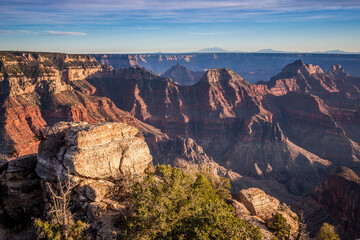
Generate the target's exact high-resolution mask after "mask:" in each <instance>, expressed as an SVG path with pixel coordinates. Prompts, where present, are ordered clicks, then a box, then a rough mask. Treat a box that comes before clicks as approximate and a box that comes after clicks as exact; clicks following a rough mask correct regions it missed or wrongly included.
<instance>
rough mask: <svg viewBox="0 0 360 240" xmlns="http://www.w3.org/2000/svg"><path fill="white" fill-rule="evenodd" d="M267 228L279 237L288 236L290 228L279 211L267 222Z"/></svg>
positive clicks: (284, 237)
mask: <svg viewBox="0 0 360 240" xmlns="http://www.w3.org/2000/svg"><path fill="white" fill-rule="evenodd" d="M268 228H269V230H270V231H271V232H273V233H275V235H276V237H277V238H279V239H286V238H288V236H289V234H290V230H291V226H290V224H288V223H287V221H286V219H285V218H284V216H283V215H282V214H281V213H276V214H275V216H274V218H273V219H272V221H271V222H270V223H269V224H268Z"/></svg>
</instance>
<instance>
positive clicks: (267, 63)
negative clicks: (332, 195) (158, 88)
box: [93, 53, 360, 83]
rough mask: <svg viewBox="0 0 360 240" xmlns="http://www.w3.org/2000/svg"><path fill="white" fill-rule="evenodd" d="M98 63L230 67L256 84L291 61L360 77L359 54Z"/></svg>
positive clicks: (139, 57)
mask: <svg viewBox="0 0 360 240" xmlns="http://www.w3.org/2000/svg"><path fill="white" fill-rule="evenodd" d="M93 56H94V57H95V58H96V59H97V60H98V61H99V62H101V63H102V64H106V65H111V66H113V67H114V68H116V69H118V68H120V67H133V66H142V67H145V68H146V69H149V70H151V71H153V72H155V73H158V74H162V73H165V72H166V71H167V70H168V69H170V68H171V67H172V66H174V65H176V64H181V65H182V66H185V67H186V68H188V69H190V70H192V71H204V70H207V69H211V68H230V69H232V70H234V71H235V72H236V73H238V74H240V75H241V76H243V77H244V78H245V79H246V80H248V81H250V82H252V83H255V82H257V81H260V80H264V81H268V80H269V79H270V78H271V77H272V76H274V75H276V74H277V73H279V72H280V71H281V69H282V68H283V67H284V66H285V65H287V64H288V63H290V62H293V61H296V60H298V59H302V60H303V61H304V62H307V63H311V64H314V65H319V66H320V67H321V68H322V69H329V68H330V67H331V66H332V65H333V64H340V65H342V66H343V67H344V68H345V70H346V71H347V72H348V73H349V74H350V75H353V76H358V77H360V70H359V67H358V66H359V64H360V55H359V54H311V53H281V54H276V53H216V54H214V53H189V54H130V55H129V54H105V55H104V54H94V55H93Z"/></svg>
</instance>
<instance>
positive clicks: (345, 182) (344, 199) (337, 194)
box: [309, 167, 360, 239]
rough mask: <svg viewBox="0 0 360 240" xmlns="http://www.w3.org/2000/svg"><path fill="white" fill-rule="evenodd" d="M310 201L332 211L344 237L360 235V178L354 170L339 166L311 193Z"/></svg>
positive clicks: (350, 237)
mask: <svg viewBox="0 0 360 240" xmlns="http://www.w3.org/2000/svg"><path fill="white" fill-rule="evenodd" d="M309 201H310V202H312V203H315V204H316V205H317V206H320V207H321V208H323V209H325V210H326V211H327V212H328V213H330V215H331V217H332V218H333V219H334V220H335V223H337V224H339V225H340V226H341V231H342V233H343V234H344V239H353V238H359V237H360V234H359V233H360V178H359V176H358V175H357V174H356V173H355V172H354V171H352V170H351V169H349V168H346V167H339V168H338V169H337V170H336V172H335V173H334V174H332V175H331V176H329V177H328V178H327V179H326V180H325V181H324V182H323V183H322V184H321V185H319V186H318V187H317V188H315V189H314V191H312V192H311V193H310V194H309Z"/></svg>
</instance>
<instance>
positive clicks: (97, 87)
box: [0, 52, 360, 236]
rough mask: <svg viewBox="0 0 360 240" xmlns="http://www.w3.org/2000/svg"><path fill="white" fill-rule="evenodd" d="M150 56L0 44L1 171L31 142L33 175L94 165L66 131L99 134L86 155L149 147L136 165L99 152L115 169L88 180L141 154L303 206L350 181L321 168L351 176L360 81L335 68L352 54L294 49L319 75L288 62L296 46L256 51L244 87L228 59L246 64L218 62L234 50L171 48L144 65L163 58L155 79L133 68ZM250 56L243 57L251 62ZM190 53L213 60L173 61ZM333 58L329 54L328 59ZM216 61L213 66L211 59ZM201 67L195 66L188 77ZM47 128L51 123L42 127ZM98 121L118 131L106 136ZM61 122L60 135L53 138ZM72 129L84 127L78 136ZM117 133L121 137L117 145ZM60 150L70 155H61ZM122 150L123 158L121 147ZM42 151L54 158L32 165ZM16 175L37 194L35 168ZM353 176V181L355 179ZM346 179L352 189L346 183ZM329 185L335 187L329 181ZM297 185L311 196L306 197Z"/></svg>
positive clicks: (356, 163)
mask: <svg viewBox="0 0 360 240" xmlns="http://www.w3.org/2000/svg"><path fill="white" fill-rule="evenodd" d="M160 56H163V55H157V56H155V55H154V56H151V57H146V56H142V55H109V56H108V55H106V56H104V55H96V56H95V58H97V59H98V60H99V61H97V60H96V59H95V58H94V57H91V56H88V55H71V54H52V53H21V52H0V70H1V71H0V104H1V108H0V118H1V119H0V146H1V147H0V153H1V158H2V159H5V160H2V164H3V165H1V166H4V167H3V168H7V169H8V168H9V166H10V165H11V162H12V161H15V160H16V159H19V158H18V157H21V156H25V155H29V154H34V153H38V150H39V154H38V156H37V160H34V159H33V158H30V159H29V160H28V161H29V164H30V165H31V166H30V168H31V169H34V168H35V167H34V166H35V165H36V161H37V167H36V169H37V170H36V171H37V174H39V176H41V177H42V179H48V178H52V177H53V176H51V174H54V173H59V172H61V171H62V170H61V169H62V168H63V166H65V165H66V164H68V163H69V162H77V163H79V164H80V165H79V166H74V167H79V168H78V169H77V170H76V172H77V173H79V174H80V175H81V177H91V175H92V174H94V173H93V172H91V173H89V170H88V166H92V165H97V164H99V163H98V162H88V163H86V164H84V165H81V158H87V157H86V156H87V155H86V154H85V153H83V152H81V151H82V150H81V149H82V148H83V145H81V144H82V142H81V141H80V140H77V141H70V140H69V139H71V138H72V137H74V136H75V135H76V136H78V138H81V137H83V138H84V139H87V140H86V141H85V140H84V143H88V144H89V143H91V144H95V143H96V142H97V141H100V140H101V139H98V138H97V137H96V134H97V131H99V134H100V133H101V134H103V136H104V139H108V138H109V139H112V141H113V142H112V143H111V144H110V143H109V142H107V143H106V144H105V143H104V144H105V145H107V146H108V145H109V144H110V145H109V146H108V147H109V149H108V150H101V149H100V146H103V145H104V144H103V145H102V144H101V143H99V146H96V147H94V152H92V153H89V154H90V155H91V156H98V155H99V156H100V155H101V156H102V155H104V154H105V152H108V153H109V155H110V156H114V154H113V152H112V151H114V149H127V148H130V147H129V146H132V144H133V145H134V146H135V145H136V146H140V145H141V146H142V147H141V148H142V149H146V147H144V146H143V144H144V143H145V142H146V144H147V145H148V147H149V149H148V150H144V151H141V152H142V153H143V155H144V156H143V157H144V158H146V160H144V162H146V163H144V164H140V165H136V167H134V166H131V164H133V163H131V162H128V163H126V161H125V162H122V163H123V164H125V165H124V167H120V165H121V163H119V162H118V160H116V159H115V158H111V157H109V158H107V159H106V163H105V165H106V167H107V166H109V165H111V166H117V167H116V169H117V170H116V171H115V170H111V171H109V169H107V168H106V167H104V168H101V166H99V169H100V170H101V171H100V170H99V172H97V173H96V174H99V176H97V177H96V178H98V179H100V178H101V180H103V181H105V180H108V178H111V177H116V176H121V174H124V173H126V172H127V173H129V174H134V168H135V169H137V168H139V169H141V170H139V172H142V171H143V170H144V166H145V165H147V164H148V163H150V162H153V163H154V164H157V163H161V164H163V163H166V164H172V165H173V166H181V165H188V164H190V165H189V166H190V167H191V166H200V167H203V168H206V167H208V168H209V169H211V171H213V172H214V173H216V174H217V175H219V176H221V177H227V178H229V179H230V181H231V184H232V189H231V190H232V193H233V194H238V193H239V192H240V191H241V190H242V189H249V188H254V187H255V188H259V189H261V190H262V191H263V192H264V193H262V192H258V191H257V190H256V191H254V192H253V193H252V194H255V195H256V194H257V195H259V196H261V199H266V197H264V196H265V195H266V194H268V195H271V196H274V197H276V198H278V199H279V200H280V201H281V202H286V203H288V204H290V205H291V204H293V203H296V202H300V201H309V202H311V204H312V205H313V206H314V207H317V208H322V209H325V210H326V211H333V210H331V209H330V210H329V207H330V206H332V205H335V204H334V203H333V202H330V200H329V201H325V200H324V199H326V198H324V197H322V196H332V195H331V194H333V192H334V191H338V192H341V191H344V192H348V191H347V190H346V189H348V185H349V184H350V183H349V184H347V183H346V184H337V183H334V184H333V183H332V182H340V181H342V180H337V179H338V178H336V177H334V176H333V175H332V174H335V175H336V174H338V172H339V171H335V170H336V169H337V167H339V166H344V167H346V169H347V168H348V169H351V171H353V173H351V174H347V175H351V176H355V175H356V174H358V175H359V173H360V160H359V159H360V128H359V124H360V113H359V111H360V105H359V103H360V90H359V89H360V78H359V77H354V76H351V75H359V74H358V73H357V72H356V69H355V68H353V70H351V71H352V72H351V71H350V72H351V74H347V73H346V72H345V70H344V69H343V68H342V67H341V66H340V65H339V63H342V65H345V66H348V68H349V69H351V68H350V67H349V64H350V63H353V62H352V61H351V59H353V60H354V62H356V61H358V60H356V59H357V55H354V56H353V55H348V56H346V57H344V56H337V55H336V56H335V58H333V59H331V60H329V59H330V57H329V56H325V55H324V56H322V54H319V55H315V54H312V55H301V56H300V57H301V58H302V59H305V58H306V57H308V58H309V59H319V58H320V56H321V57H323V59H322V61H323V64H324V65H325V66H327V69H329V71H328V72H324V70H323V68H321V67H320V66H315V65H312V64H308V63H306V61H302V60H298V58H299V55H296V54H295V55H291V54H290V55H289V56H288V57H286V58H282V59H280V58H279V56H278V55H276V54H275V55H271V54H270V55H269V56H267V55H266V56H267V57H270V59H273V61H269V60H268V58H263V59H262V60H261V61H264V62H272V63H271V64H270V63H268V65H267V67H268V68H271V69H272V70H271V73H270V72H269V73H267V74H272V76H273V77H272V78H269V79H270V80H269V81H260V82H257V83H256V84H253V83H250V82H248V81H246V80H247V79H249V78H248V77H244V78H243V77H241V76H240V75H239V74H238V72H239V70H238V69H239V68H243V69H247V70H248V71H250V70H251V68H246V67H245V66H246V65H239V66H238V67H235V69H233V70H232V69H230V68H231V67H234V65H231V64H229V61H230V60H228V61H223V60H222V58H223V57H224V56H227V57H231V56H232V57H234V58H236V57H238V56H242V54H233V55H231V54H230V55H229V54H228V55H227V54H224V56H223V54H217V56H218V58H216V60H214V59H215V58H214V54H201V55H200V54H198V55H194V56H189V57H187V56H186V55H181V58H180V57H179V56H178V57H176V56H175V55H174V56H173V57H170V55H166V56H167V57H166V58H165V56H163V57H162V59H163V60H162V61H161V64H159V65H156V66H158V67H156V68H155V67H149V69H150V70H152V71H154V72H157V73H162V72H164V73H165V72H166V70H167V69H169V68H170V67H171V66H173V65H175V66H174V68H173V69H172V70H171V71H170V70H169V71H168V73H167V74H164V75H163V76H160V75H159V74H155V73H153V72H151V71H149V70H147V69H145V68H146V67H148V66H150V65H151V64H153V63H154V64H155V62H157V63H159V62H160V60H159V59H160ZM249 56H250V55H249ZM249 56H248V55H247V57H249ZM261 56H263V55H262V54H259V55H254V56H253V58H254V59H255V60H256V61H260V59H261ZM264 56H265V55H264ZM286 56H287V55H286ZM282 57H284V56H282ZM142 58H143V59H142ZM201 58H202V59H208V60H207V61H210V60H209V59H211V58H213V60H212V61H213V62H214V65H211V66H207V67H205V66H204V65H199V68H190V69H191V70H192V71H189V70H187V69H186V68H185V67H187V65H186V64H184V62H187V63H189V64H190V63H191V64H194V65H195V63H196V61H198V60H199V59H201ZM293 58H296V59H293ZM229 59H231V58H229ZM274 59H275V60H274ZM276 59H277V60H276ZM334 59H335V60H338V62H336V63H334V65H331V66H330V65H329V63H330V62H332V61H335V60H334ZM349 59H350V60H349ZM165 60H166V61H165ZM180 60H181V61H180ZM255 60H254V61H255ZM293 60H294V61H293ZM295 60H296V61H295ZM199 61H200V60H199ZM319 61H320V60H319ZM146 62H147V64H149V65H146V64H144V63H146ZM175 62H176V63H181V64H182V65H184V66H185V67H182V66H180V65H176V64H174V63H175ZM194 62H195V63H194ZM220 62H221V64H224V65H223V67H221V68H216V69H213V68H212V67H213V66H218V65H216V64H218V63H220ZM234 62H235V61H234ZM280 62H281V64H284V67H283V69H282V70H281V69H280V70H279V71H277V69H278V67H274V68H273V67H272V66H273V65H272V64H278V65H277V66H279V65H280ZM285 62H286V64H285ZM104 64H110V65H112V66H109V65H104ZM227 64H228V65H227ZM248 64H249V65H252V62H248ZM194 65H193V66H194ZM225 65H226V66H225ZM154 66H155V65H154ZM261 66H263V65H259V66H258V67H259V68H260V67H261ZM345 66H344V68H345V69H348V68H347V67H345ZM119 67H121V68H119ZM144 67H145V68H144ZM203 67H204V68H203ZM224 67H226V68H224ZM117 68H119V69H117ZM208 68H209V69H208ZM204 69H207V70H206V71H205V72H203V74H200V73H199V72H201V71H203V70H204ZM266 69H267V68H266V67H264V71H266ZM354 69H355V70H354ZM196 71H198V72H196ZM251 71H252V70H251ZM273 71H277V72H276V73H274V72H273ZM347 71H348V70H347ZM184 73H187V74H184ZM273 73H274V74H273ZM259 76H260V77H261V74H260V75H259ZM263 76H265V75H263ZM266 76H267V75H266ZM169 77H172V78H174V79H171V78H169ZM196 79H197V80H196ZM245 79H246V80H245ZM262 79H263V80H264V79H267V78H262ZM257 80H260V79H257ZM62 121H66V122H69V121H73V122H87V123H90V124H91V126H90V125H86V124H85V123H81V124H79V123H72V124H70V125H69V124H66V123H61V124H60V123H59V122H62ZM105 122H112V124H110V123H107V124H105ZM59 124H60V125H59ZM93 124H95V125H93ZM96 124H98V125H96ZM102 124H105V125H104V126H106V127H103V126H102ZM122 124H124V125H122ZM53 125H54V129H58V130H57V131H58V132H49V130H44V129H45V127H47V126H53ZM125 125H126V126H128V125H129V126H128V127H125ZM93 126H95V127H93ZM108 128H109V129H110V128H114V132H118V131H119V132H126V133H121V134H122V135H121V134H120V133H119V134H120V135H121V136H117V135H114V134H112V132H111V131H110V130H106V129H108ZM46 129H48V128H46ZM66 129H73V130H71V131H68V130H66ZM97 129H100V130H97ZM63 131H64V132H66V134H67V135H66V134H65V135H64V136H68V137H64V136H63V135H61V132H63ZM81 131H84V132H86V134H85V133H84V134H81V135H78V132H81ZM107 131H108V132H107ZM59 134H60V135H61V137H59ZM52 136H55V137H54V138H53V137H52ZM101 136H102V135H101ZM122 138H126V141H130V142H127V143H126V144H127V145H126V144H125V143H121V144H122V145H121V144H120V145H121V146H120V145H119V146H118V145H117V143H118V142H123V139H122ZM64 139H65V140H64ZM50 140H51V141H50ZM47 141H48V142H47ZM67 141H68V142H67ZM101 141H102V140H101ZM126 141H125V142H126ZM40 143H41V144H40ZM39 144H40V147H39ZM139 144H140V145H139ZM80 145H81V146H80ZM95 145H96V144H95ZM54 146H59V147H58V148H54ZM65 146H66V147H65ZM65 148H70V149H78V150H77V151H80V152H79V153H77V152H76V151H73V150H67V151H65V152H64V149H65ZM47 149H50V150H49V151H47ZM84 149H86V148H84ZM84 151H85V150H84ZM124 151H125V150H124ZM120 152H121V151H120ZM123 153H124V154H125V155H126V154H127V153H126V151H125V152H123ZM50 155H51V156H50ZM128 155H131V156H132V157H131V159H134V156H133V152H130V153H128ZM148 155H149V156H148ZM30 156H32V155H30ZM145 156H146V157H145ZM15 158H16V159H15ZM23 158H24V157H23ZM150 158H152V159H153V160H152V161H151V160H150ZM12 159H15V160H12ZM20 159H21V158H20ZM27 159H28V158H27ZM44 159H47V160H46V161H45V160H44ZM49 159H52V160H51V161H53V163H54V164H50V165H46V164H44V163H45V162H49V161H50V160H49ZM7 161H9V163H8V162H7ZM16 161H20V160H16ZM22 161H24V160H22ZM55 163H56V164H58V163H59V165H58V166H57V165H56V164H55ZM8 164H10V165H9V166H8ZM64 164H65V165H64ZM54 166H56V168H55V169H54ZM126 166H131V167H126ZM129 169H130V170H129ZM131 169H132V170H131ZM6 171H8V170H6ZM117 171H119V172H117ZM10 172H11V171H10ZM135 172H136V171H135ZM49 174H50V175H49ZM89 174H90V175H89ZM113 174H115V175H113ZM354 174H355V175H354ZM104 176H105V177H104ZM336 176H337V175H336ZM28 177H29V178H31V179H34V180H31V182H33V183H34V184H33V188H34V189H35V190H34V191H39V181H38V180H36V177H35V175H31V176H30V175H28ZM329 177H330V180H329V179H328V178H329ZM103 178H104V179H103ZM353 179H355V180H353V181H354V182H355V183H357V182H358V180H356V179H357V178H356V177H353ZM355 183H354V186H355V187H354V188H357V189H358V187H359V185H358V183H357V184H355ZM335 185H336V186H339V187H338V188H337V189H335V190H334V188H335V187H332V186H335ZM351 186H352V185H351ZM317 189H318V190H317ZM319 189H320V190H319ZM341 189H342V190H341ZM314 191H315V192H314ZM344 192H343V193H344ZM355 193H356V191H355ZM264 194H265V195H264ZM307 194H310V196H312V197H311V199H310V200H307V197H306V196H307ZM356 194H357V193H356ZM244 196H245V195H244ZM244 196H243V197H242V198H245V197H244ZM344 198H345V199H344V201H342V202H341V203H339V204H337V202H336V204H337V205H336V211H338V212H340V211H341V210H339V209H346V210H347V211H349V212H350V211H354V212H356V211H358V209H359V206H358V205H356V204H353V202H352V201H350V200H348V198H346V197H344ZM331 199H333V198H331ZM6 201H7V200H6ZM39 201H40V200H39ZM244 201H245V200H244ZM271 201H272V202H274V201H273V200H271ZM334 201H335V200H334ZM35 202H38V201H35ZM275 202H276V201H275ZM309 204H310V203H309ZM95 205H96V204H95ZM98 205H99V204H97V205H96V206H98ZM100 205H101V204H100ZM100 205H99V206H100ZM277 205H278V203H277ZM261 211H262V210H261ZM334 211H335V210H334ZM254 214H256V213H253V215H254ZM256 215H257V214H256ZM290 215H291V214H290ZM14 218H16V216H15V217H14ZM344 218H346V221H340V220H339V221H337V223H338V224H340V225H341V226H344V224H345V223H346V224H347V225H346V226H349V227H348V228H344V227H343V228H342V229H343V231H348V230H349V229H350V230H351V231H352V232H353V234H354V235H353V236H358V235H356V234H357V231H358V226H359V225H358V224H359V219H358V218H357V217H356V216H355V215H354V216H353V215H351V216H349V217H347V216H345V215H344V216H343V217H342V219H344ZM13 220H14V219H13ZM15 220H16V219H15ZM15 220H14V221H15ZM347 221H350V222H351V224H350V225H349V224H348V223H347Z"/></svg>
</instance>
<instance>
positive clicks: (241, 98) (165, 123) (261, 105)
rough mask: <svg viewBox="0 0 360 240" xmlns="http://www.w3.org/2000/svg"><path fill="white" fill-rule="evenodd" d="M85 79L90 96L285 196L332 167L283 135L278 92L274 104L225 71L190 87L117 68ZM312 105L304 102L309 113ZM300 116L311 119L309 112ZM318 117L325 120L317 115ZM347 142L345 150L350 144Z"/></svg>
mask: <svg viewBox="0 0 360 240" xmlns="http://www.w3.org/2000/svg"><path fill="white" fill-rule="evenodd" d="M90 82H91V83H92V84H93V85H94V86H95V87H96V88H97V89H98V90H99V91H98V92H97V94H99V95H105V96H108V97H109V98H111V99H112V100H113V101H114V102H115V103H116V104H117V105H118V106H120V108H122V109H124V110H127V111H129V112H131V113H132V114H133V115H134V116H135V117H137V118H138V119H141V120H143V121H145V122H146V123H148V124H151V125H154V126H156V127H157V128H160V129H161V130H162V131H164V132H166V133H167V134H169V135H170V136H177V135H179V136H182V137H185V138H187V137H190V138H193V139H194V140H195V141H196V142H197V143H198V144H199V145H200V146H202V147H203V148H204V150H205V152H206V153H208V154H209V155H210V156H211V157H213V158H214V159H215V161H216V162H218V163H220V164H222V165H223V166H225V167H227V168H231V169H232V170H234V171H235V172H237V173H240V174H242V175H245V176H251V177H260V178H261V177H268V178H271V179H274V178H275V179H276V180H278V181H280V182H281V183H284V184H285V185H286V186H287V187H288V189H289V190H290V191H291V192H292V193H296V194H300V193H303V192H307V191H309V190H311V189H312V188H313V187H314V186H316V185H317V184H319V183H320V182H321V180H322V179H323V177H324V176H325V175H326V172H327V169H328V168H329V167H330V166H331V162H329V161H327V160H325V159H324V158H322V157H318V156H316V155H314V154H313V153H312V152H311V151H309V149H308V148H305V147H302V146H299V145H297V144H296V143H294V141H295V140H296V139H295V137H294V139H289V138H288V136H287V135H286V134H285V133H284V132H283V127H284V128H286V127H287V126H288V125H286V124H287V122H286V121H285V120H284V121H283V122H282V115H281V114H280V115H279V111H280V110H279V109H277V108H278V107H279V106H281V104H280V103H282V102H283V101H282V100H281V99H278V98H279V97H274V98H275V99H276V101H279V103H276V104H275V103H274V101H275V100H272V99H270V98H269V97H268V95H271V94H270V91H269V90H268V89H267V87H266V86H263V85H252V84H249V83H247V82H246V81H244V80H243V79H242V78H241V77H240V76H239V75H237V74H236V73H234V72H233V71H232V70H229V69H210V70H208V71H207V72H206V73H205V74H204V75H203V77H202V78H201V80H200V81H199V82H198V83H196V84H194V85H192V86H180V85H178V84H176V83H174V82H173V81H171V80H170V79H166V78H160V77H158V76H156V75H154V74H152V73H150V72H148V71H146V70H144V69H141V68H128V69H120V70H119V71H116V72H114V74H113V75H112V77H109V78H102V79H95V80H91V81H90ZM276 101H275V102H276ZM272 105H274V106H276V107H277V108H276V107H271V106H272ZM291 106H292V105H291ZM316 107H318V105H315V104H314V105H311V104H310V112H311V111H316ZM313 108H314V109H315V110H312V109H313ZM290 109H291V107H290ZM303 115H305V116H306V118H310V120H309V121H315V122H316V121H317V117H315V118H313V117H311V116H312V115H311V114H310V113H308V112H304V113H303ZM291 116H292V117H293V118H294V119H295V120H294V121H297V118H298V117H299V116H298V114H297V113H295V112H294V113H291ZM319 117H320V118H324V119H328V116H327V115H325V114H323V113H320V114H319ZM328 121H329V123H328V125H324V126H322V127H323V128H322V129H321V130H319V131H325V130H324V129H331V128H333V129H334V130H331V131H333V132H335V133H337V131H338V130H337V128H336V127H335V126H334V122H333V121H332V120H331V119H329V120H328ZM301 122H302V120H300V121H299V124H300V123H301ZM326 131H327V130H326ZM294 136H295V135H294ZM343 138H345V136H343ZM340 140H343V139H340ZM340 140H339V141H340ZM324 142H326V141H325V140H324V141H323V142H321V144H323V145H322V146H326V143H324ZM348 142H349V141H348ZM300 143H301V142H300ZM346 146H347V147H348V149H349V150H347V153H348V154H350V153H351V151H352V148H351V147H350V145H349V144H348V145H346ZM311 150H313V149H311ZM334 158H335V157H334ZM351 160H352V159H351ZM351 160H349V161H351ZM300 169H306V171H302V170H300ZM305 175H307V176H310V177H309V178H305ZM304 179H307V180H306V181H305V180H304Z"/></svg>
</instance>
